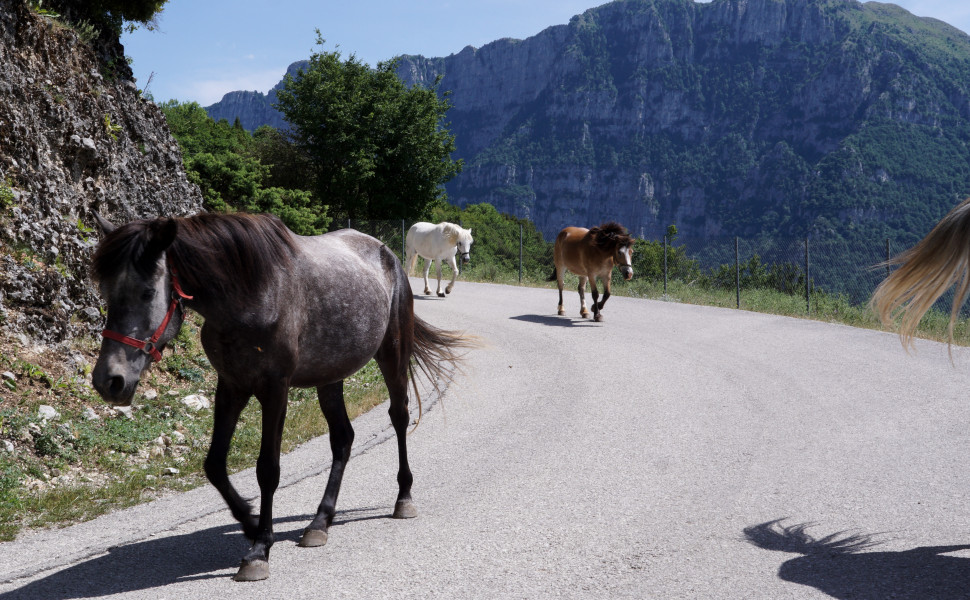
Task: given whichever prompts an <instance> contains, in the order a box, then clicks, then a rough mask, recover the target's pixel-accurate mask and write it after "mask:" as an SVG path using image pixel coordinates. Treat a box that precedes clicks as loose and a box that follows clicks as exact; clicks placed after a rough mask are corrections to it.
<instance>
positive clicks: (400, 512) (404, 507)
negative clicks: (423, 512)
mask: <svg viewBox="0 0 970 600" xmlns="http://www.w3.org/2000/svg"><path fill="white" fill-rule="evenodd" d="M416 516H418V509H416V508H415V507H414V503H413V502H411V501H410V500H398V502H397V504H395V505H394V514H393V515H391V518H392V519H413V518H414V517H416Z"/></svg>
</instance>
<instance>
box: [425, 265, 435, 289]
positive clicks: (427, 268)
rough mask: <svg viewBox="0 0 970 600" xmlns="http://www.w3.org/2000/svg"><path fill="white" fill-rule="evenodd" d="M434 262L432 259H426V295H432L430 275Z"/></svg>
mask: <svg viewBox="0 0 970 600" xmlns="http://www.w3.org/2000/svg"><path fill="white" fill-rule="evenodd" d="M432 262H434V261H433V260H432V259H430V258H426V259H424V295H425V296H430V295H431V286H429V285H428V273H430V272H431V263H432Z"/></svg>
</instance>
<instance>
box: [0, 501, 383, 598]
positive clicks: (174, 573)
mask: <svg viewBox="0 0 970 600" xmlns="http://www.w3.org/2000/svg"><path fill="white" fill-rule="evenodd" d="M355 513H363V514H360V515H355ZM347 515H351V516H347ZM313 516H314V515H297V516H292V517H284V518H278V519H275V520H274V523H275V524H276V525H277V526H279V525H281V524H284V523H294V522H297V523H299V524H300V525H299V526H297V527H287V528H286V529H285V530H282V531H277V534H276V543H277V544H279V543H280V542H292V543H294V544H296V543H297V542H298V541H299V540H300V537H301V536H302V535H303V526H304V525H305V524H306V523H309V522H310V520H311V519H312V518H313ZM341 517H343V518H341ZM390 518H391V515H390V513H387V514H382V513H381V512H380V509H376V508H367V509H357V510H348V511H338V513H337V519H335V520H334V522H333V526H339V525H345V524H347V523H352V522H356V521H367V520H371V519H390ZM280 529H282V527H281V528H280ZM248 547H249V541H248V540H246V538H245V537H244V536H243V535H242V531H241V530H240V528H239V525H237V524H235V523H233V524H230V525H223V526H219V527H210V528H209V529H202V530H199V531H194V532H192V533H187V534H184V535H177V536H170V537H164V538H159V539H148V540H144V541H140V542H134V543H131V544H125V545H123V546H116V547H113V548H109V549H108V553H107V554H104V555H101V556H97V557H95V558H91V559H88V560H83V561H82V562H79V563H77V564H75V565H74V566H71V567H68V568H66V569H61V570H59V571H57V572H55V573H52V574H50V575H48V576H47V577H44V578H42V579H38V580H36V581H32V582H30V583H28V584H26V585H24V586H23V587H20V588H17V589H14V590H11V591H9V592H5V593H0V600H36V599H37V598H44V599H45V600H70V599H76V598H100V597H103V596H111V595H114V594H123V593H126V592H135V591H140V590H150V589H155V588H161V587H164V586H166V585H169V584H172V583H177V582H184V581H195V580H202V579H218V578H227V579H228V578H229V577H231V575H232V573H234V572H235V570H236V569H237V568H238V567H239V558H240V557H241V556H242V555H243V554H244V553H245V552H246V549H247V548H248ZM227 569H228V570H231V571H232V573H220V572H219V571H224V570H227Z"/></svg>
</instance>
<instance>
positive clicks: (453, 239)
mask: <svg viewBox="0 0 970 600" xmlns="http://www.w3.org/2000/svg"><path fill="white" fill-rule="evenodd" d="M473 241H474V240H473V239H472V230H471V229H462V228H461V227H459V226H457V225H455V224H454V223H439V224H437V225H433V224H431V223H415V224H414V225H412V226H411V229H409V230H408V235H407V238H406V244H405V245H406V252H407V258H406V259H405V264H407V271H408V274H409V275H410V274H411V273H412V272H413V271H414V265H415V264H417V262H418V256H419V255H420V256H422V257H424V259H425V260H424V293H425V294H431V288H430V287H429V286H428V272H429V271H431V263H432V262H434V261H438V296H440V297H442V298H444V297H445V294H450V293H451V290H452V288H454V287H455V279H457V278H458V273H459V270H458V263H457V262H455V250H457V251H458V253H459V254H461V262H462V263H467V262H468V261H469V260H471V257H470V256H469V251H470V250H471V247H472V242H473ZM445 261H447V262H448V264H449V265H451V283H449V284H448V287H447V288H445V291H444V292H442V291H441V263H442V262H445Z"/></svg>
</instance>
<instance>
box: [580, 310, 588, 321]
mask: <svg viewBox="0 0 970 600" xmlns="http://www.w3.org/2000/svg"><path fill="white" fill-rule="evenodd" d="M579 316H581V317H582V318H584V319H588V318H589V313H588V312H587V311H585V310H584V311H583V312H581V313H579Z"/></svg>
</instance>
